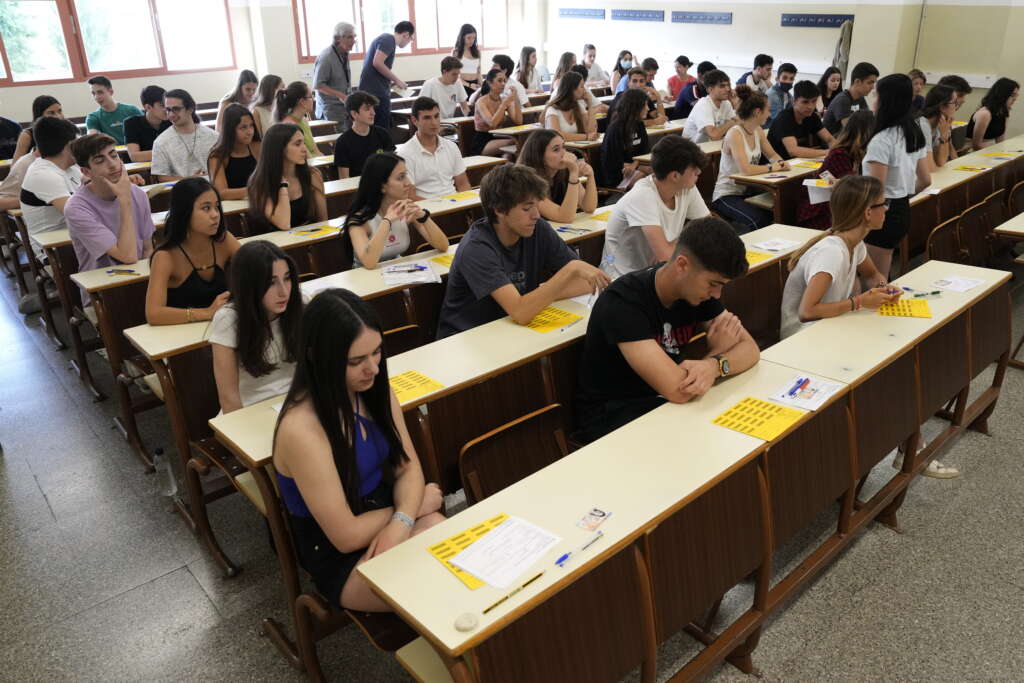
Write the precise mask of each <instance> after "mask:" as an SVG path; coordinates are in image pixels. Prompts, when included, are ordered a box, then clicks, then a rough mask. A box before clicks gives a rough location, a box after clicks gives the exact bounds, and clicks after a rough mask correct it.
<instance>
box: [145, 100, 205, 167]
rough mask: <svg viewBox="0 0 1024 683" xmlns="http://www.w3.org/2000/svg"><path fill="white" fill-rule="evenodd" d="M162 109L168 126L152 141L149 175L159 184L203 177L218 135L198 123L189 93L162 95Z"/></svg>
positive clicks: (194, 105) (194, 102)
mask: <svg viewBox="0 0 1024 683" xmlns="http://www.w3.org/2000/svg"><path fill="white" fill-rule="evenodd" d="M164 109H166V110H167V118H168V119H169V120H170V122H171V127H170V128H168V129H167V130H165V131H164V132H163V133H160V135H158V136H157V138H156V140H154V141H153V166H152V167H151V168H150V173H151V174H153V175H154V176H156V178H157V180H158V181H159V182H161V183H166V182H170V181H172V180H180V179H182V178H187V177H189V176H200V175H201V176H205V175H206V174H207V172H208V170H207V167H208V165H209V160H210V150H211V149H213V146H214V145H215V144H217V134H216V133H214V132H213V131H212V130H210V129H209V128H207V127H206V126H202V125H200V124H199V117H198V116H196V101H195V100H193V99H192V96H191V95H189V94H188V91H185V90H180V89H175V90H168V91H167V92H166V93H165V94H164Z"/></svg>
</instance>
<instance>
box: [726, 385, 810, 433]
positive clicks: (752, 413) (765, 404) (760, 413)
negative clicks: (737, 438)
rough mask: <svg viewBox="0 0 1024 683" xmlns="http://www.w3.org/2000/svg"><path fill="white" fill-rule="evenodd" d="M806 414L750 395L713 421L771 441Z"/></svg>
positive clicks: (727, 427)
mask: <svg viewBox="0 0 1024 683" xmlns="http://www.w3.org/2000/svg"><path fill="white" fill-rule="evenodd" d="M806 414H807V413H805V412H804V411H802V410H797V409H796V408H788V407H786V406H780V405H779V404H778V403H772V402H771V401H764V400H761V399H758V398H751V397H749V396H748V397H747V398H745V399H743V400H742V401H740V402H739V403H737V404H736V405H734V406H733V407H732V408H729V410H727V411H725V412H724V413H722V414H721V415H719V416H718V417H716V418H715V419H714V420H712V422H713V423H714V424H716V425H718V426H720V427H725V428H726V429H731V430H733V431H736V432H740V433H741V434H747V435H749V436H753V437H755V438H757V439H763V440H765V441H771V440H772V439H776V438H778V437H779V435H780V434H782V433H783V432H785V431H786V430H787V429H789V428H790V427H791V426H792V425H793V424H795V423H796V422H797V420H799V419H800V418H801V417H803V416H804V415H806Z"/></svg>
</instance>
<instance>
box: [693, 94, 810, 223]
mask: <svg viewBox="0 0 1024 683" xmlns="http://www.w3.org/2000/svg"><path fill="white" fill-rule="evenodd" d="M736 94H737V95H738V96H739V98H740V108H739V111H738V112H737V113H736V115H737V118H738V119H739V124H738V125H736V126H734V127H733V128H732V129H730V130H729V132H728V133H726V134H725V140H724V141H723V142H722V157H721V160H720V162H719V166H718V180H717V181H716V182H715V191H714V193H713V194H712V201H711V206H712V208H714V210H715V211H716V212H717V213H719V214H720V215H721V216H722V217H723V218H725V219H726V220H728V221H729V222H730V223H732V226H733V228H735V229H736V232H737V233H738V234H740V235H743V234H745V233H748V232H750V231H751V230H757V229H758V228H763V227H765V226H766V225H770V224H771V223H772V222H773V214H772V212H771V211H765V210H764V209H762V208H761V207H759V206H754V205H753V204H751V203H750V202H748V201H746V198H747V197H752V196H754V195H755V194H758V190H757V189H755V188H752V187H748V186H744V185H741V184H739V183H738V182H736V181H735V180H733V179H732V176H733V175H736V174H743V175H760V174H762V173H770V172H771V171H785V170H787V169H788V168H789V164H788V163H786V161H785V160H783V158H782V157H781V156H780V155H779V154H778V152H776V151H775V150H774V149H772V147H771V144H770V143H769V142H768V140H769V137H768V136H767V135H766V134H765V132H764V127H763V126H764V122H765V120H766V119H767V118H768V100H767V98H765V96H764V95H762V94H761V92H760V91H757V90H753V89H752V88H751V87H750V86H749V85H738V86H736ZM786 111H791V110H789V109H787V110H786ZM785 113H786V112H783V115H785ZM780 120H781V119H780ZM762 156H765V157H768V164H762V163H761V157H762Z"/></svg>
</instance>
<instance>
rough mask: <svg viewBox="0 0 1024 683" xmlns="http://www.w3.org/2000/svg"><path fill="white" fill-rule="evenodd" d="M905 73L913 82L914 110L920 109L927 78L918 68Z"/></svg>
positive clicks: (922, 103) (922, 107) (922, 105)
mask: <svg viewBox="0 0 1024 683" xmlns="http://www.w3.org/2000/svg"><path fill="white" fill-rule="evenodd" d="M907 75H908V76H910V82H911V83H913V84H914V103H913V107H914V111H921V110H922V109H924V86H925V83H926V82H927V80H928V79H927V77H926V76H925V75H924V72H923V71H921V70H920V69H911V70H910V71H908V72H907Z"/></svg>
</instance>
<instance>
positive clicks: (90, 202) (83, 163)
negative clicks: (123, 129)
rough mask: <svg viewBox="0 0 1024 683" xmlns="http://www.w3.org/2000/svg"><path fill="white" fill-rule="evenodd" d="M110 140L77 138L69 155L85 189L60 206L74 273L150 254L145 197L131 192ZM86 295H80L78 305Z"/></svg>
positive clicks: (132, 187)
mask: <svg viewBox="0 0 1024 683" xmlns="http://www.w3.org/2000/svg"><path fill="white" fill-rule="evenodd" d="M116 144H117V143H116V142H115V141H114V138H112V137H110V136H109V135H105V134H103V133H93V134H90V135H86V136H84V137H81V138H78V139H77V140H75V141H74V142H73V143H72V145H71V153H72V154H73V155H74V157H75V163H77V164H78V165H79V166H80V167H81V169H82V177H83V178H84V179H85V180H86V184H84V185H82V187H81V188H80V189H79V190H78V192H76V193H75V194H73V195H72V196H71V198H70V199H68V201H67V204H65V205H64V218H65V220H66V221H67V225H68V231H69V232H70V233H71V244H72V245H73V246H74V248H75V256H76V257H78V270H79V271H86V270H93V269H95V268H104V267H107V266H113V265H117V264H125V265H128V264H132V263H135V262H136V261H138V260H139V259H143V258H148V257H149V255H150V254H152V253H153V231H154V227H153V217H152V215H151V214H150V211H149V197H147V196H146V193H145V192H143V191H142V190H141V189H139V188H138V187H136V186H135V185H136V184H139V183H140V180H141V179H140V178H138V177H137V176H133V175H131V174H129V173H128V172H127V171H126V170H125V168H124V164H123V163H122V162H121V157H120V156H119V155H118V153H117V150H116V149H115V148H114V146H115V145H116ZM88 302H89V295H88V294H87V293H86V292H85V291H84V290H83V291H82V303H83V304H84V305H88Z"/></svg>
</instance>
